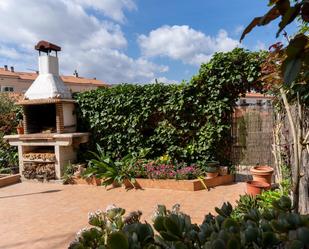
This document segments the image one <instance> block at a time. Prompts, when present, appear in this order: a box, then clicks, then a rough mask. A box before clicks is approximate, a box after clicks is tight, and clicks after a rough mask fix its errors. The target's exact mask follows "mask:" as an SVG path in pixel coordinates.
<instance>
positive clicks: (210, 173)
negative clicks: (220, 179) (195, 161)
mask: <svg viewBox="0 0 309 249" xmlns="http://www.w3.org/2000/svg"><path fill="white" fill-rule="evenodd" d="M218 175H219V172H207V178H215V177H217V176H218Z"/></svg>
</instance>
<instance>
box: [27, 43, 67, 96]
mask: <svg viewBox="0 0 309 249" xmlns="http://www.w3.org/2000/svg"><path fill="white" fill-rule="evenodd" d="M35 49H36V50H38V51H39V75H38V77H37V78H36V80H35V81H34V82H33V83H32V85H31V86H30V87H29V89H28V90H27V91H26V93H25V98H26V99H48V98H54V99H55V98H56V99H71V98H72V95H71V92H70V90H69V89H68V88H67V87H66V85H65V84H64V83H63V81H62V79H61V77H60V76H59V63H58V57H57V52H58V51H61V47H59V46H57V45H55V44H52V43H50V42H46V41H40V42H39V43H38V44H37V45H36V46H35ZM52 51H54V52H55V56H52V55H51V52H52ZM42 52H43V53H42Z"/></svg>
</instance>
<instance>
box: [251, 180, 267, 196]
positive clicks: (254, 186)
mask: <svg viewBox="0 0 309 249" xmlns="http://www.w3.org/2000/svg"><path fill="white" fill-rule="evenodd" d="M269 188H270V184H269V183H266V182H260V181H248V182H247V194H248V195H252V196H256V195H259V194H261V193H262V190H268V189H269Z"/></svg>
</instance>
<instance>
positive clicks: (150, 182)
mask: <svg viewBox="0 0 309 249" xmlns="http://www.w3.org/2000/svg"><path fill="white" fill-rule="evenodd" d="M201 181H202V180H199V179H195V180H174V179H164V180H160V179H142V178H137V179H135V183H134V186H135V188H142V189H143V188H158V189H172V190H182V191H198V190H203V189H205V187H204V185H203V184H202V183H201ZM203 181H204V183H205V185H206V186H207V188H212V187H216V186H219V185H225V184H231V183H233V182H234V175H225V176H217V177H215V178H209V179H207V178H206V179H204V180H203ZM125 186H126V187H127V188H130V187H131V188H132V187H133V186H132V184H130V183H129V182H125Z"/></svg>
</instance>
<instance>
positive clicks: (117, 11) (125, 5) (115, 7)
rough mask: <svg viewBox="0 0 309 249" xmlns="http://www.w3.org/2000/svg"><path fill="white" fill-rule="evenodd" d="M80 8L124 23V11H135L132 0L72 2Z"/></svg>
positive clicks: (84, 0)
mask: <svg viewBox="0 0 309 249" xmlns="http://www.w3.org/2000/svg"><path fill="white" fill-rule="evenodd" d="M74 1H76V2H77V3H79V4H81V5H82V6H85V7H88V8H92V9H95V10H97V11H100V12H102V13H103V14H104V15H105V16H108V17H110V18H112V19H113V20H115V21H118V22H121V23H122V22H124V21H125V15H124V13H123V12H124V10H135V9H136V8H137V7H136V5H135V3H134V1H133V0H74Z"/></svg>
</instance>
